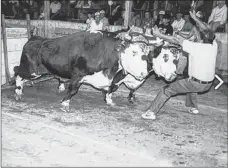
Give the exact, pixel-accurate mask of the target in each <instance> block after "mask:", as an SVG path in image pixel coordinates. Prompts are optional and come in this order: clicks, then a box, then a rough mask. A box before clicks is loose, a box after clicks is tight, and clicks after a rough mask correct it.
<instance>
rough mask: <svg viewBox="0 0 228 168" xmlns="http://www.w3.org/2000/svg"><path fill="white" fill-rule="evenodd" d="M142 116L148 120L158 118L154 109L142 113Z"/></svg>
mask: <svg viewBox="0 0 228 168" xmlns="http://www.w3.org/2000/svg"><path fill="white" fill-rule="evenodd" d="M142 118H143V119H147V120H155V119H156V115H155V113H154V112H152V111H147V112H145V113H143V114H142Z"/></svg>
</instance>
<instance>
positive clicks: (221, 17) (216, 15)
mask: <svg viewBox="0 0 228 168" xmlns="http://www.w3.org/2000/svg"><path fill="white" fill-rule="evenodd" d="M226 20H227V6H226V5H224V6H223V7H222V8H219V7H218V6H217V7H215V8H214V9H213V10H212V12H211V15H210V17H209V19H208V23H210V22H211V21H214V22H220V23H221V24H224V23H226Z"/></svg>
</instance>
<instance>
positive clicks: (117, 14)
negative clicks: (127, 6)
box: [108, 1, 122, 25]
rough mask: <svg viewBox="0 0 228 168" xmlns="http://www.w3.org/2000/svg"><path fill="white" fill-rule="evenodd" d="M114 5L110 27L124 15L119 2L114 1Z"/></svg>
mask: <svg viewBox="0 0 228 168" xmlns="http://www.w3.org/2000/svg"><path fill="white" fill-rule="evenodd" d="M113 5H114V9H113V10H112V12H111V14H112V15H111V17H110V18H109V20H108V21H109V24H110V25H114V23H115V21H117V20H118V19H119V18H120V17H121V15H122V13H121V11H122V8H121V5H120V4H119V3H117V1H113Z"/></svg>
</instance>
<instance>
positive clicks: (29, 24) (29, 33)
mask: <svg viewBox="0 0 228 168" xmlns="http://www.w3.org/2000/svg"><path fill="white" fill-rule="evenodd" d="M26 21H27V33H28V39H30V38H31V20H30V15H29V14H26Z"/></svg>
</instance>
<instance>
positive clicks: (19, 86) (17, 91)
mask: <svg viewBox="0 0 228 168" xmlns="http://www.w3.org/2000/svg"><path fill="white" fill-rule="evenodd" d="M23 84H24V79H23V78H22V77H20V76H19V75H17V76H16V89H15V94H14V97H15V99H16V100H20V99H21V98H22V94H23V93H22V90H23Z"/></svg>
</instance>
